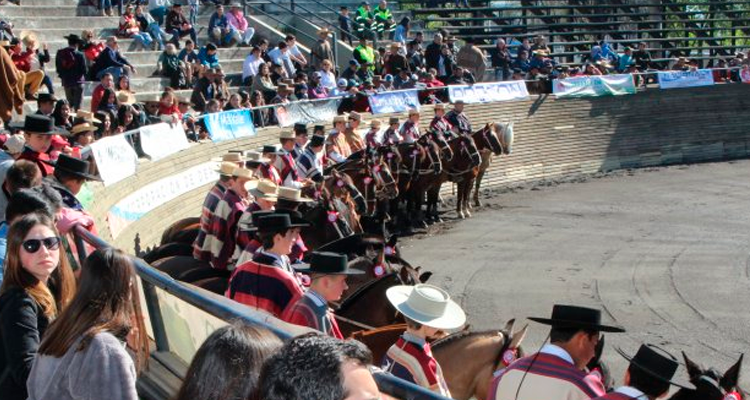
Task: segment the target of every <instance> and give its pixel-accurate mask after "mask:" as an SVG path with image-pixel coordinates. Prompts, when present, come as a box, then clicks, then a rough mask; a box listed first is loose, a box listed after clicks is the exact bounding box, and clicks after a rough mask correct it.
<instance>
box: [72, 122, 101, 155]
mask: <svg viewBox="0 0 750 400" xmlns="http://www.w3.org/2000/svg"><path fill="white" fill-rule="evenodd" d="M77 122H78V123H77V124H75V125H73V128H72V129H71V130H70V144H71V146H72V147H73V156H74V157H76V158H81V149H83V148H84V147H86V146H88V145H90V144H91V143H93V142H94V140H95V139H94V133H95V132H96V126H94V124H93V123H91V122H89V121H81V120H78V121H77Z"/></svg>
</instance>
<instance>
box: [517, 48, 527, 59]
mask: <svg viewBox="0 0 750 400" xmlns="http://www.w3.org/2000/svg"><path fill="white" fill-rule="evenodd" d="M518 58H519V59H521V60H528V59H529V53H528V52H527V51H526V50H519V51H518Z"/></svg>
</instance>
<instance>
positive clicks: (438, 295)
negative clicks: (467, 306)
mask: <svg viewBox="0 0 750 400" xmlns="http://www.w3.org/2000/svg"><path fill="white" fill-rule="evenodd" d="M385 295H386V297H388V301H390V302H391V304H393V306H394V307H396V310H398V311H399V312H400V313H401V314H404V316H405V317H407V318H409V319H411V320H413V321H416V322H419V323H420V324H422V325H425V326H429V327H431V328H436V329H446V330H450V329H457V328H460V327H461V326H463V325H464V324H465V323H466V313H464V310H462V309H461V306H459V305H458V304H456V302H455V301H453V300H451V298H450V295H449V294H448V292H446V291H445V290H443V289H440V288H439V287H437V286H433V285H427V284H418V285H415V286H410V285H401V286H394V287H392V288H390V289H388V290H387V291H386V292H385Z"/></svg>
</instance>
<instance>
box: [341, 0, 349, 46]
mask: <svg viewBox="0 0 750 400" xmlns="http://www.w3.org/2000/svg"><path fill="white" fill-rule="evenodd" d="M339 31H340V32H341V40H344V41H347V42H349V46H352V20H351V19H350V18H349V7H347V6H341V8H340V9H339Z"/></svg>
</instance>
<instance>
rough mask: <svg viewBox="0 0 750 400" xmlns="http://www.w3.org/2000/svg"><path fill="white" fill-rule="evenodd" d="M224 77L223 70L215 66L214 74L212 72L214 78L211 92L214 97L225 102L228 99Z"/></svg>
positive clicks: (227, 86)
mask: <svg viewBox="0 0 750 400" xmlns="http://www.w3.org/2000/svg"><path fill="white" fill-rule="evenodd" d="M224 78H226V75H225V74H224V70H223V69H221V67H218V68H216V74H214V79H213V82H212V87H211V94H212V95H213V98H214V99H216V100H219V101H222V102H225V101H227V100H228V99H229V85H228V84H227V81H226V80H225V79H224Z"/></svg>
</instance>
